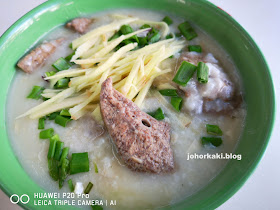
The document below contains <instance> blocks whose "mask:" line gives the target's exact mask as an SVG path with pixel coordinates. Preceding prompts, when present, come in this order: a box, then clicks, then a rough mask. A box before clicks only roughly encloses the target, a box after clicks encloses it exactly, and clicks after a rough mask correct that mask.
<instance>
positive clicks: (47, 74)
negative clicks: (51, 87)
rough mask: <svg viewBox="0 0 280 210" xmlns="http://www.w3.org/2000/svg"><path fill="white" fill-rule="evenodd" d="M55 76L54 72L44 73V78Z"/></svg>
mask: <svg viewBox="0 0 280 210" xmlns="http://www.w3.org/2000/svg"><path fill="white" fill-rule="evenodd" d="M55 74H56V72H55V71H47V72H46V73H45V75H46V77H51V76H53V75H55Z"/></svg>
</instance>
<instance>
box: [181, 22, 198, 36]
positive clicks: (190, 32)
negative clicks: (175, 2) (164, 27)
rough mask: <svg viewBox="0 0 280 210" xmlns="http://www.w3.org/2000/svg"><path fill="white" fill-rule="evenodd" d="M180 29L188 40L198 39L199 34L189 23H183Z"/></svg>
mask: <svg viewBox="0 0 280 210" xmlns="http://www.w3.org/2000/svg"><path fill="white" fill-rule="evenodd" d="M178 28H179V30H180V32H181V33H182V34H183V36H184V37H185V38H186V39H187V40H192V39H193V38H195V37H197V33H196V32H195V30H194V29H193V28H192V26H191V25H190V23H189V22H188V21H186V22H184V23H181V24H180V25H179V26H178Z"/></svg>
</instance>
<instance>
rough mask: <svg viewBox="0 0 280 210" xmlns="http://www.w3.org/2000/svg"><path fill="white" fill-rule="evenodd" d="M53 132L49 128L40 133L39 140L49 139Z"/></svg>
mask: <svg viewBox="0 0 280 210" xmlns="http://www.w3.org/2000/svg"><path fill="white" fill-rule="evenodd" d="M53 133H54V130H53V128H49V129H46V130H43V131H41V132H40V134H39V137H40V139H50V138H51V137H52V136H53Z"/></svg>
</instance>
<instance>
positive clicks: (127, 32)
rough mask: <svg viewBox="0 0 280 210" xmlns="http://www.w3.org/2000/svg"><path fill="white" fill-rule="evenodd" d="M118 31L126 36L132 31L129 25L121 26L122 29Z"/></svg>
mask: <svg viewBox="0 0 280 210" xmlns="http://www.w3.org/2000/svg"><path fill="white" fill-rule="evenodd" d="M120 31H121V33H122V34H124V35H126V34H130V33H132V32H133V29H132V28H131V26H130V25H122V27H121V28H120Z"/></svg>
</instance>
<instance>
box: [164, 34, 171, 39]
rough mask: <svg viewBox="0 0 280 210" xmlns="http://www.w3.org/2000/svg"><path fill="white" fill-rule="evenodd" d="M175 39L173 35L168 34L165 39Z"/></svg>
mask: <svg viewBox="0 0 280 210" xmlns="http://www.w3.org/2000/svg"><path fill="white" fill-rule="evenodd" d="M172 38H173V35H172V34H168V35H166V37H165V39H172Z"/></svg>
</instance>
